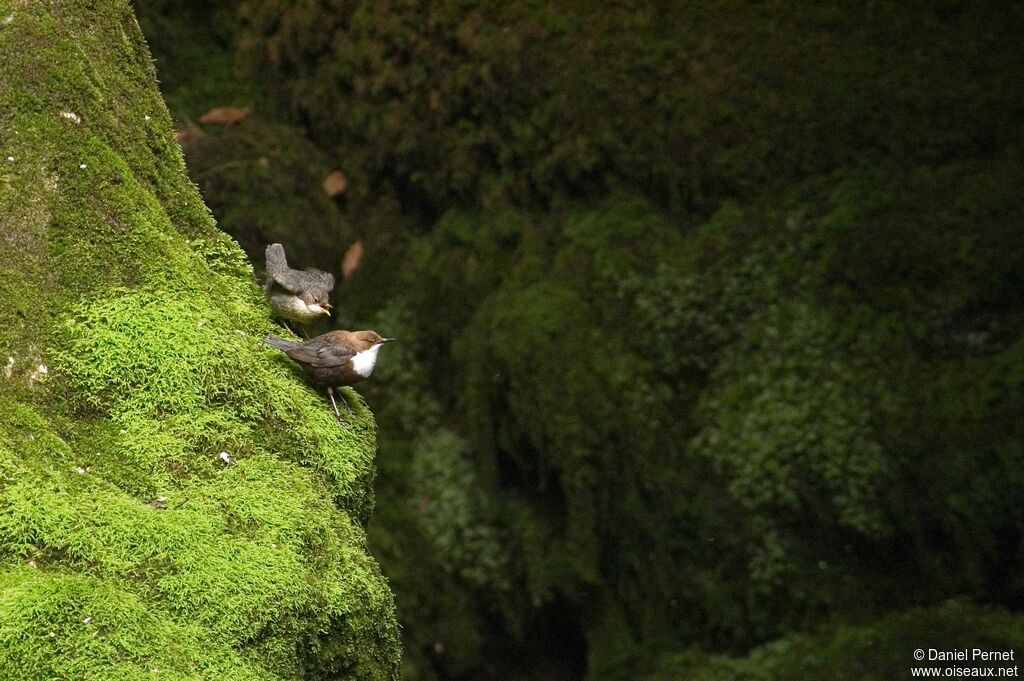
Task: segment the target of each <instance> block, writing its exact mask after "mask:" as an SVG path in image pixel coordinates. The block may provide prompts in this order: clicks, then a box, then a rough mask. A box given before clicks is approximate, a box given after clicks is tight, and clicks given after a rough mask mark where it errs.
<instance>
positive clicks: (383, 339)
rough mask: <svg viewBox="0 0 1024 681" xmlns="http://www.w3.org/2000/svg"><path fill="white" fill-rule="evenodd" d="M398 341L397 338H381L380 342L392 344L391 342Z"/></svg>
mask: <svg viewBox="0 0 1024 681" xmlns="http://www.w3.org/2000/svg"><path fill="white" fill-rule="evenodd" d="M396 340H398V339H397V338H381V339H380V342H381V343H390V342H391V341H396Z"/></svg>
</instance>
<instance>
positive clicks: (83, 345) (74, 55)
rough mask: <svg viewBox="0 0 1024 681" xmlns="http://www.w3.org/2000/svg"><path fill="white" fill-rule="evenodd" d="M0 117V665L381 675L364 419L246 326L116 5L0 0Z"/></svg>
mask: <svg viewBox="0 0 1024 681" xmlns="http://www.w3.org/2000/svg"><path fill="white" fill-rule="evenodd" d="M0 130H2V131H3V132H2V133H0V215H3V216H4V218H3V221H4V224H3V229H2V231H0V235H2V238H3V240H4V244H3V245H4V248H3V249H0V292H2V297H3V300H4V302H5V304H4V305H2V306H0V347H2V348H3V350H4V352H3V358H2V360H3V361H2V362H0V363H3V364H4V375H3V377H2V378H0V413H2V414H3V417H2V418H0V677H2V678H19V679H58V678H59V679H71V678H73V679H99V678H102V679H139V678H174V679H217V680H222V679H289V678H292V679H294V678H304V679H318V678H352V679H367V680H369V679H375V680H376V679H393V678H396V677H397V674H398V666H399V662H400V660H399V657H400V654H399V649H398V638H397V626H396V624H395V616H394V604H393V600H392V596H391V592H390V590H389V588H388V586H387V584H386V582H385V581H384V579H383V577H382V576H381V574H380V571H379V569H378V567H377V565H376V562H375V561H374V559H373V558H372V557H371V556H370V555H369V553H368V551H367V548H366V540H365V533H364V525H365V523H366V521H367V519H368V516H369V513H370V510H371V509H372V505H373V496H372V487H371V484H372V479H373V474H374V467H373V466H374V464H373V456H374V451H375V446H376V444H375V426H374V421H373V418H372V415H371V414H370V413H369V411H368V410H367V409H366V408H365V406H363V405H362V404H361V403H360V404H359V405H358V406H357V407H356V413H355V414H354V415H353V416H352V417H350V418H349V419H348V421H347V422H346V423H338V422H337V421H336V420H335V419H334V417H333V416H332V414H331V412H330V409H329V407H328V406H327V405H326V404H325V402H324V399H323V397H322V396H321V395H318V394H317V393H316V392H315V391H314V390H312V389H311V388H309V387H308V386H307V385H306V384H305V382H304V381H303V380H302V379H301V375H300V373H299V372H298V371H297V370H296V368H295V367H294V366H292V365H291V364H290V363H289V362H288V361H287V360H286V359H284V358H283V357H282V356H280V355H279V353H275V352H274V351H273V350H272V349H271V348H268V347H266V346H264V345H263V344H262V341H261V339H262V338H263V336H265V335H266V334H268V333H270V332H275V331H276V332H278V333H279V332H280V331H279V330H276V329H275V327H274V326H273V325H272V323H271V321H270V319H269V317H268V315H267V311H266V309H265V307H264V305H263V302H262V300H261V297H260V293H259V289H258V287H257V285H256V282H255V278H254V277H253V272H252V268H251V267H250V266H249V264H248V263H247V262H246V260H245V257H244V255H243V254H242V252H241V250H240V249H239V248H238V247H237V245H236V244H235V243H234V242H232V241H231V240H230V239H229V238H228V237H226V236H225V235H224V234H222V233H221V232H219V231H218V230H217V229H216V227H215V225H214V224H213V220H212V219H211V217H210V215H209V213H208V211H207V209H206V207H205V206H204V204H203V202H202V199H201V198H200V196H199V194H198V192H197V191H196V188H195V186H194V185H193V184H192V183H191V182H190V181H189V180H188V178H187V176H186V173H185V166H184V163H183V161H182V157H181V152H180V149H179V147H178V145H177V143H176V141H175V139H174V135H173V132H172V129H171V121H170V117H169V115H168V113H167V110H166V107H165V106H164V104H163V101H162V100H161V98H160V94H159V92H158V90H157V86H156V80H155V77H154V73H153V68H152V64H151V60H150V57H149V53H148V51H147V49H146V46H145V43H144V41H143V38H142V35H141V33H140V31H139V28H138V25H137V24H136V21H135V18H134V16H133V14H132V10H131V7H130V5H129V3H128V2H118V1H111V2H104V3H90V2H38V3H20V2H19V3H12V2H4V1H0ZM349 401H350V402H358V399H357V398H356V397H355V394H354V393H350V394H349Z"/></svg>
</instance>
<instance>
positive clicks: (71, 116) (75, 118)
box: [60, 111, 82, 125]
mask: <svg viewBox="0 0 1024 681" xmlns="http://www.w3.org/2000/svg"><path fill="white" fill-rule="evenodd" d="M60 115H61V117H62V118H66V119H68V120H69V121H72V122H73V123H75V124H76V125H80V124H81V123H82V117H81V116H79V115H78V114H76V113H75V112H74V111H61V112H60Z"/></svg>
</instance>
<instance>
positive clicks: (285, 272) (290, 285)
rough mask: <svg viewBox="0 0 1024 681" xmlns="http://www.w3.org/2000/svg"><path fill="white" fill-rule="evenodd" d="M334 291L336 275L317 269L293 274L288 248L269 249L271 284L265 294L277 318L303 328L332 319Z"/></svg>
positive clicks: (276, 245)
mask: <svg viewBox="0 0 1024 681" xmlns="http://www.w3.org/2000/svg"><path fill="white" fill-rule="evenodd" d="M333 288H334V275H333V274H329V273H328V272H321V271H320V270H315V269H308V270H293V269H292V268H290V267H288V260H287V258H285V255H284V246H282V245H281V244H270V245H269V246H267V280H266V283H265V284H264V285H263V293H264V294H265V295H266V296H267V303H268V304H269V305H270V309H271V310H272V311H273V313H274V315H276V316H278V317H280V318H282V319H285V320H291V321H294V322H299V323H300V324H309V323H310V322H312V321H315V320H317V319H319V318H320V317H321V316H323V315H330V314H331V306H330V295H331V289H333ZM285 326H286V327H287V326H288V324H287V322H286V323H285ZM289 330H290V329H289Z"/></svg>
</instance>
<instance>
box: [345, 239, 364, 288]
mask: <svg viewBox="0 0 1024 681" xmlns="http://www.w3.org/2000/svg"><path fill="white" fill-rule="evenodd" d="M363 252H364V249H363V242H362V241H356V242H355V243H353V244H352V245H351V246H349V247H348V250H347V251H345V255H344V256H343V257H342V258H341V276H342V277H344V278H345V279H348V278H349V277H351V276H352V273H353V272H355V271H356V270H357V269H359V263H360V262H361V261H362V259H363Z"/></svg>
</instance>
